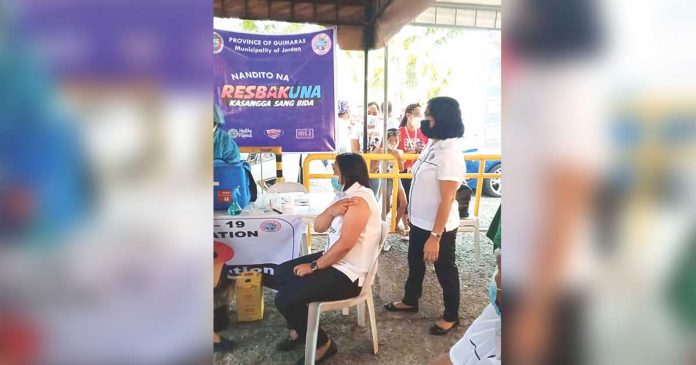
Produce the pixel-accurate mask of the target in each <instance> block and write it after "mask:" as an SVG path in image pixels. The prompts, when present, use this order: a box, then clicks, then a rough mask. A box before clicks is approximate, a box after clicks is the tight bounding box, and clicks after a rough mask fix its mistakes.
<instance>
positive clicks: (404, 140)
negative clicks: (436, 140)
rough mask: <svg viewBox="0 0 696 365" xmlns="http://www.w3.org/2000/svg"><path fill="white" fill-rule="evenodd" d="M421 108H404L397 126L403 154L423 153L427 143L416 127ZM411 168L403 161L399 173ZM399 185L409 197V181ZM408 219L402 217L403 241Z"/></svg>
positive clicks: (408, 162)
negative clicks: (402, 115) (402, 166)
mask: <svg viewBox="0 0 696 365" xmlns="http://www.w3.org/2000/svg"><path fill="white" fill-rule="evenodd" d="M421 117H422V114H421V106H420V104H418V103H416V104H410V105H409V106H407V107H406V110H405V113H404V117H403V118H402V119H401V124H399V134H400V138H399V147H398V148H399V149H400V150H401V151H403V152H404V153H410V154H419V153H421V152H422V151H423V148H424V147H425V145H426V144H427V143H428V137H426V136H425V135H423V133H422V132H421V130H420V128H419V127H418V126H417V125H416V123H419V122H420V120H421ZM412 167H413V161H404V169H403V171H401V172H411V171H412V170H411V168H412ZM401 185H403V187H404V192H405V193H406V196H408V195H409V192H410V190H411V179H401ZM407 218H408V217H407V216H404V228H406V232H404V236H402V238H403V239H408V219H407Z"/></svg>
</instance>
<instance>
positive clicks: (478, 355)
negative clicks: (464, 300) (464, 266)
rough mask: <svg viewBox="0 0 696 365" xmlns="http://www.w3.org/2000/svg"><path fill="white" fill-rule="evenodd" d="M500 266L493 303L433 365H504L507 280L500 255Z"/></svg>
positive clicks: (490, 290)
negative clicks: (503, 332)
mask: <svg viewBox="0 0 696 365" xmlns="http://www.w3.org/2000/svg"><path fill="white" fill-rule="evenodd" d="M496 259H497V263H498V267H497V268H496V270H495V273H493V277H492V278H491V280H490V281H489V282H488V300H489V304H488V305H487V306H486V308H484V309H483V312H481V314H480V315H479V316H478V318H476V319H475V320H474V322H473V323H472V324H471V326H469V328H468V329H467V330H466V332H465V333H464V336H462V338H461V339H460V340H459V341H457V343H455V344H454V346H452V348H451V349H450V350H449V352H448V353H444V354H442V355H440V357H438V358H437V359H435V360H434V361H433V362H431V363H430V365H500V364H501V361H502V360H501V327H502V326H501V324H502V310H501V305H502V295H503V289H502V285H503V281H502V277H501V262H500V252H498V255H497V257H496Z"/></svg>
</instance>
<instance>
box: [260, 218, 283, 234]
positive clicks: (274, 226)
mask: <svg viewBox="0 0 696 365" xmlns="http://www.w3.org/2000/svg"><path fill="white" fill-rule="evenodd" d="M280 227H281V225H280V222H278V221H275V220H271V221H263V222H261V226H260V227H259V228H260V229H261V230H262V231H264V232H269V233H271V232H278V231H280Z"/></svg>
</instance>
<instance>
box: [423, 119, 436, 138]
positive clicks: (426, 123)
mask: <svg viewBox="0 0 696 365" xmlns="http://www.w3.org/2000/svg"><path fill="white" fill-rule="evenodd" d="M420 130H421V132H422V133H423V135H424V136H426V137H428V138H433V128H430V121H429V120H427V119H423V120H421V123H420Z"/></svg>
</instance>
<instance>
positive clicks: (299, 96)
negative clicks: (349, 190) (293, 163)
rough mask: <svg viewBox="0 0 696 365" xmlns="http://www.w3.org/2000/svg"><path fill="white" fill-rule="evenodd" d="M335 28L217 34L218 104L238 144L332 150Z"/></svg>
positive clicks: (215, 36)
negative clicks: (312, 31)
mask: <svg viewBox="0 0 696 365" xmlns="http://www.w3.org/2000/svg"><path fill="white" fill-rule="evenodd" d="M335 45H336V42H335V38H334V31H333V29H327V30H323V31H321V32H316V33H307V34H293V35H278V36H269V35H259V34H246V33H236V32H227V31H221V30H215V32H214V33H213V54H214V56H213V65H214V77H215V103H217V104H218V105H219V106H220V108H221V109H222V112H223V114H224V115H225V125H224V126H223V129H224V130H226V131H227V132H228V133H229V134H230V136H232V138H234V140H235V141H237V144H238V145H240V146H264V147H266V146H281V147H282V148H283V152H327V151H334V149H335V142H334V122H335V115H336V112H335V101H334V49H335Z"/></svg>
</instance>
